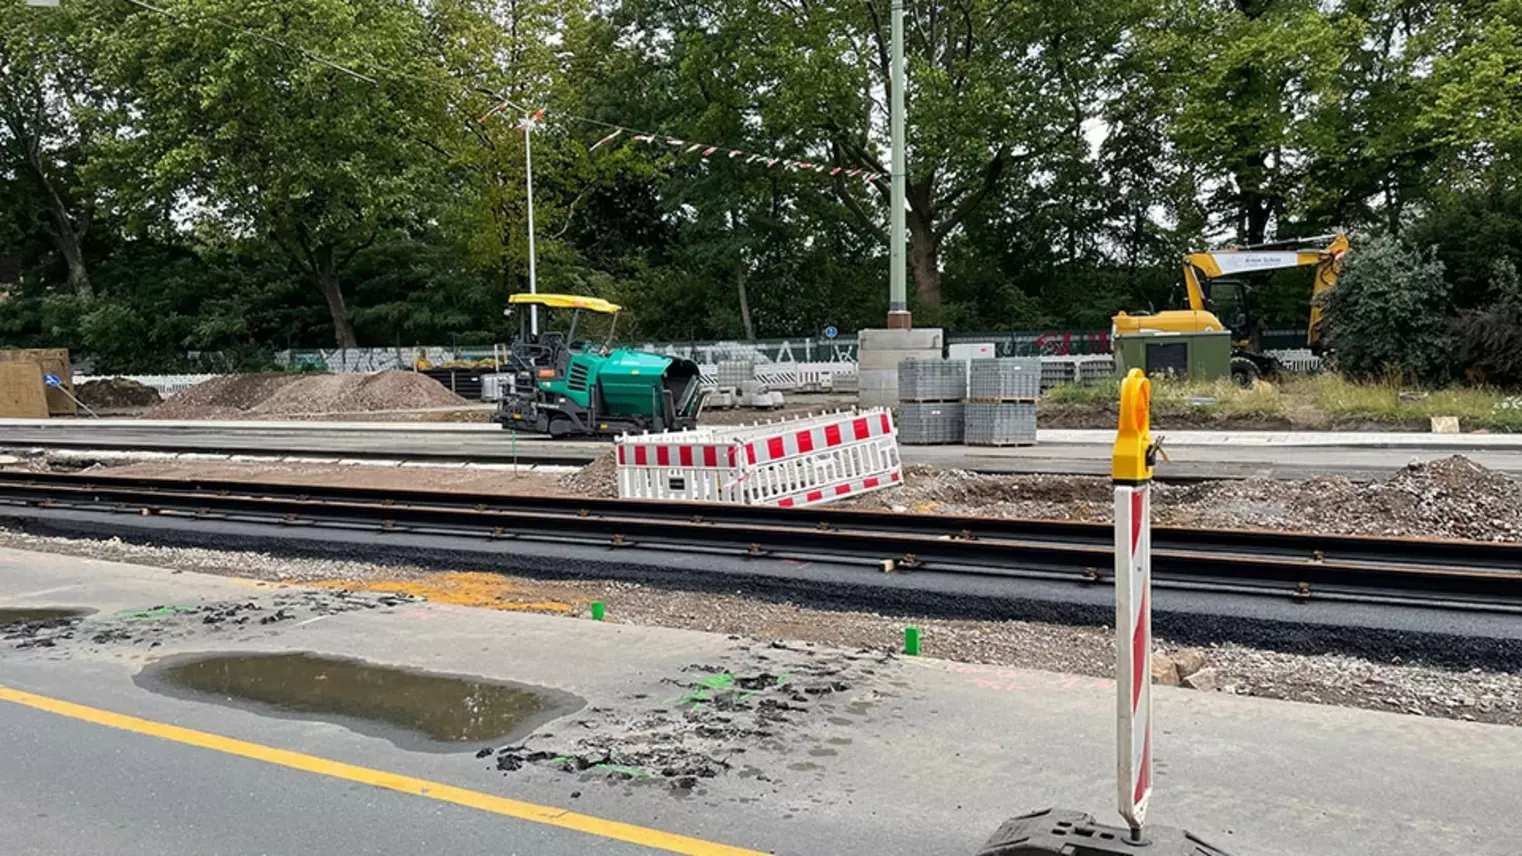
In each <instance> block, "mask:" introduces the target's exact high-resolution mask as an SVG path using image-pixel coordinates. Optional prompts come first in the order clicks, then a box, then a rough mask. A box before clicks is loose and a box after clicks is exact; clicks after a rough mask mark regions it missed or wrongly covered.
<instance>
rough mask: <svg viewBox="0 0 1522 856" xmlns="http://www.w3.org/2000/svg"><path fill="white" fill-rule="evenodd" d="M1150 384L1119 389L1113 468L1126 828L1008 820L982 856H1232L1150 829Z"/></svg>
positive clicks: (1083, 820) (1049, 813) (1141, 379)
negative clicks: (1048, 855)
mask: <svg viewBox="0 0 1522 856" xmlns="http://www.w3.org/2000/svg"><path fill="white" fill-rule="evenodd" d="M1151 397H1152V387H1151V385H1150V383H1149V382H1148V381H1147V378H1146V376H1145V375H1143V374H1142V372H1141V370H1140V369H1132V370H1131V372H1130V373H1129V374H1128V375H1127V376H1126V378H1125V380H1124V381H1122V382H1121V387H1120V427H1119V430H1118V431H1117V432H1116V434H1115V448H1114V453H1113V456H1112V458H1111V462H1110V476H1111V479H1112V481H1113V482H1114V487H1115V675H1116V683H1115V690H1116V723H1115V737H1116V764H1115V769H1116V773H1117V775H1116V785H1117V788H1116V790H1117V796H1118V800H1117V802H1118V808H1119V810H1120V816H1121V817H1122V818H1123V819H1124V820H1125V822H1126V825H1125V826H1123V827H1121V826H1110V825H1108V824H1103V823H1099V822H1098V821H1096V820H1095V819H1094V816H1093V815H1091V814H1088V813H1086V812H1081V811H1072V810H1068V809H1045V810H1042V811H1037V812H1032V813H1030V814H1024V815H1020V816H1018V817H1014V818H1011V819H1010V820H1008V821H1005V823H1004V825H1003V826H1000V827H999V830H998V831H997V832H995V833H994V835H993V837H992V838H990V839H989V840H988V843H987V844H985V845H984V846H983V849H981V850H979V851H978V856H1043V854H1052V856H1115V854H1120V853H1127V854H1135V856H1164V854H1166V856H1225V851H1224V850H1221V849H1219V848H1217V847H1213V846H1211V845H1210V844H1207V843H1205V842H1204V841H1201V840H1200V839H1199V838H1196V837H1195V836H1193V835H1191V834H1190V833H1188V832H1185V831H1183V830H1181V829H1174V828H1172V827H1167V826H1157V825H1156V824H1154V825H1151V826H1146V827H1143V821H1144V820H1145V818H1146V813H1147V802H1148V800H1149V799H1150V798H1151V796H1152V669H1151V658H1152V524H1151V517H1150V515H1151V490H1152V469H1153V465H1154V464H1155V463H1156V461H1157V458H1158V456H1159V455H1161V454H1162V441H1161V439H1158V440H1156V441H1154V440H1153V439H1152V426H1151Z"/></svg>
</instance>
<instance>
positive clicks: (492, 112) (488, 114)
mask: <svg viewBox="0 0 1522 856" xmlns="http://www.w3.org/2000/svg"><path fill="white" fill-rule="evenodd" d="M506 109H507V102H506V101H503V102H502V103H501V104H498V105H497V106H495V107H493V108H491V109H490V110H487V111H486V112H485V113H484V114H482V116H481V118H479V119H477V120H476V124H477V125H484V124H486V120H487V119H490V118H491V117H492V116H493V115H495V114H497V113H500V112H502V111H503V110H506Z"/></svg>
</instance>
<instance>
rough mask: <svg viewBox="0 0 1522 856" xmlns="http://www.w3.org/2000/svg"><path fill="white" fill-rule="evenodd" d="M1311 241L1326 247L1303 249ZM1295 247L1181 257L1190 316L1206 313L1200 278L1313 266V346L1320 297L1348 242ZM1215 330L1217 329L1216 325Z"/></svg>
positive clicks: (1341, 238) (1338, 237)
mask: <svg viewBox="0 0 1522 856" xmlns="http://www.w3.org/2000/svg"><path fill="white" fill-rule="evenodd" d="M1313 241H1315V242H1319V241H1326V242H1327V243H1326V245H1325V246H1323V247H1319V248H1315V249H1306V248H1305V246H1304V245H1305V244H1309V243H1311V242H1313ZM1295 244H1299V245H1300V246H1299V247H1295V245H1294V244H1291V243H1288V242H1285V243H1280V244H1265V245H1263V246H1261V247H1248V248H1245V249H1232V250H1218V251H1216V252H1206V253H1190V254H1189V255H1187V256H1184V287H1185V290H1186V291H1187V292H1188V294H1189V308H1190V309H1191V310H1192V311H1194V312H1208V308H1207V305H1206V304H1207V301H1206V300H1205V289H1204V287H1203V286H1202V285H1201V284H1200V276H1201V275H1202V274H1203V275H1204V276H1205V278H1206V279H1207V280H1208V279H1215V278H1217V277H1221V276H1230V275H1232V274H1238V273H1252V272H1255V271H1265V270H1280V269H1282V268H1293V267H1305V266H1310V265H1314V266H1315V268H1316V280H1315V285H1314V286H1313V287H1312V289H1311V331H1310V335H1309V336H1308V342H1309V344H1313V345H1314V344H1315V343H1316V340H1317V339H1318V338H1320V335H1321V333H1320V330H1319V329H1318V327H1319V326H1320V324H1321V296H1322V295H1323V294H1325V293H1326V292H1328V291H1331V290H1332V287H1333V286H1335V285H1336V284H1337V274H1338V272H1339V270H1341V267H1342V257H1343V255H1344V254H1345V253H1347V251H1348V238H1347V236H1346V235H1343V234H1341V233H1338V234H1335V235H1324V236H1322V237H1320V238H1309V239H1306V240H1304V241H1297V242H1295ZM1281 248H1282V249H1281ZM1216 329H1219V325H1217V327H1216Z"/></svg>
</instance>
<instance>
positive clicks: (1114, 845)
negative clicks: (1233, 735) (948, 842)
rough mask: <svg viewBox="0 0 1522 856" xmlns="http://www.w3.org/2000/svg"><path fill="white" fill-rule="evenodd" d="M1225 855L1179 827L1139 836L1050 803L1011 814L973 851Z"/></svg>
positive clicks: (997, 854)
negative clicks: (1055, 806)
mask: <svg viewBox="0 0 1522 856" xmlns="http://www.w3.org/2000/svg"><path fill="white" fill-rule="evenodd" d="M1043 854H1050V856H1118V854H1132V856H1227V853H1226V851H1225V850H1222V849H1220V848H1218V847H1212V846H1210V845H1209V844H1206V843H1205V842H1203V841H1201V840H1199V839H1198V838H1195V837H1194V836H1193V835H1190V834H1189V833H1187V832H1185V831H1184V830H1182V829H1174V828H1173V827H1171V826H1150V825H1149V826H1147V827H1145V828H1143V829H1142V833H1141V838H1140V839H1139V840H1138V839H1135V838H1132V837H1131V830H1129V829H1127V828H1125V827H1123V826H1108V825H1106V824H1103V823H1099V822H1098V821H1096V820H1094V815H1092V814H1088V813H1086V812H1081V811H1072V810H1069V809H1061V808H1049V809H1042V810H1041V811H1034V812H1031V813H1030V814H1024V815H1021V816H1019V817H1014V818H1010V819H1009V820H1006V821H1005V822H1004V825H1003V826H1000V827H999V831H998V832H995V833H994V837H993V838H990V839H988V843H987V844H985V845H983V849H982V850H979V851H978V856H1043Z"/></svg>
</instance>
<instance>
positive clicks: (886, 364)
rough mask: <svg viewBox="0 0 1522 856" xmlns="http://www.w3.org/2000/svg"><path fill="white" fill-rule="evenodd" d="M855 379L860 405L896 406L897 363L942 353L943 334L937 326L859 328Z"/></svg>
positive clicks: (936, 358)
mask: <svg viewBox="0 0 1522 856" xmlns="http://www.w3.org/2000/svg"><path fill="white" fill-rule="evenodd" d="M856 342H857V361H858V367H857V378H858V380H859V382H860V384H861V390H860V392H859V393H857V400H858V402H859V403H860V405H861V406H862V407H896V406H897V405H898V364H899V363H900V362H901V361H903V360H910V359H914V360H938V359H941V358H942V357H944V356H945V354H944V353H942V348H943V347H944V346H945V344H946V336H945V333H944V332H943V331H942V330H940V329H939V328H933V327H931V328H920V329H914V330H861V331H858V332H857V334H856Z"/></svg>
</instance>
